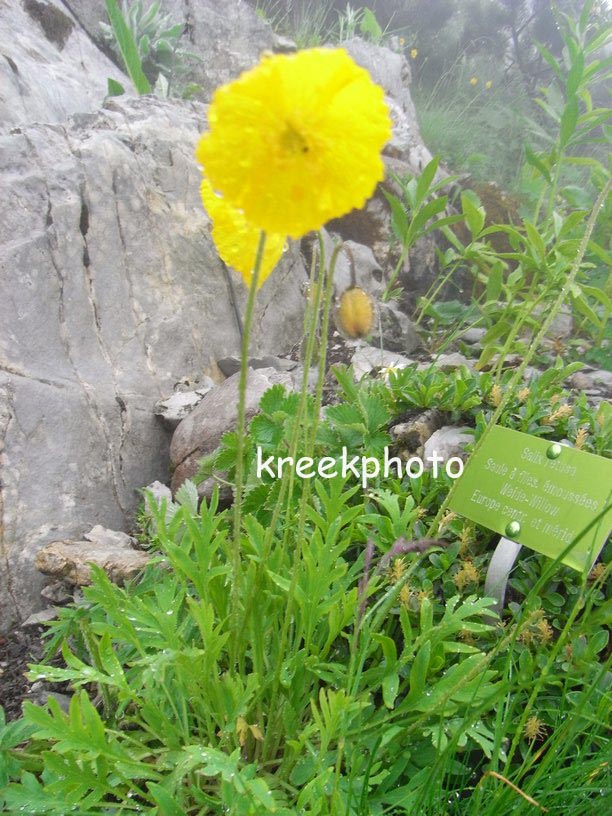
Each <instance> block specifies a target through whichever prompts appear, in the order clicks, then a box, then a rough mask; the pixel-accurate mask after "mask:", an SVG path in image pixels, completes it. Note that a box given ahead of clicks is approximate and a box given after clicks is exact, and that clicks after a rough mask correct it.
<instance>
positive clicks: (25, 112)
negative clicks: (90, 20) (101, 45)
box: [0, 0, 131, 131]
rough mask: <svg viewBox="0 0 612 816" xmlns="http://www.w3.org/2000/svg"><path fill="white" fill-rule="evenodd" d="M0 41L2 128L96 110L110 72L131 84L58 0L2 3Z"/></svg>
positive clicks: (127, 86) (104, 93)
mask: <svg viewBox="0 0 612 816" xmlns="http://www.w3.org/2000/svg"><path fill="white" fill-rule="evenodd" d="M100 19H102V18H100ZM0 43H2V46H1V48H0V131H2V130H8V129H10V128H12V127H15V126H17V125H20V124H22V123H24V122H63V121H65V119H66V118H67V117H68V116H70V115H71V114H73V113H77V112H81V111H93V110H96V109H97V108H98V107H99V106H100V105H101V104H102V100H103V99H104V97H105V95H106V91H107V80H108V78H109V77H110V78H112V79H114V80H116V81H117V82H120V83H121V84H122V85H123V86H124V87H125V88H130V87H131V85H130V81H129V79H128V78H127V77H126V76H124V74H122V72H121V71H120V70H119V69H118V68H117V66H116V65H114V64H113V63H112V62H111V61H110V60H109V59H108V57H107V56H105V55H104V54H103V53H102V52H101V51H100V50H98V48H96V46H95V45H94V44H93V43H92V42H91V40H90V38H89V37H88V36H87V34H86V32H85V31H83V29H82V28H81V27H80V26H79V25H78V22H77V21H76V18H75V17H74V16H73V15H72V14H71V13H70V10H69V9H68V8H67V4H64V3H62V2H61V0H44V2H43V1H42V0H40V1H39V0H9V2H2V3H0Z"/></svg>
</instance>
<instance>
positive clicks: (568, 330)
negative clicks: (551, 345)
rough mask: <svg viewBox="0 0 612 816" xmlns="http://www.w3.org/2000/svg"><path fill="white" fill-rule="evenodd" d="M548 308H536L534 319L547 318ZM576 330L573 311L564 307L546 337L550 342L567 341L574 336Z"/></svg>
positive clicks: (533, 314) (556, 316)
mask: <svg viewBox="0 0 612 816" xmlns="http://www.w3.org/2000/svg"><path fill="white" fill-rule="evenodd" d="M548 309H549V307H548V306H536V307H535V308H534V310H533V313H532V316H533V317H536V318H537V317H539V316H542V317H545V316H546V315H547V313H548ZM573 330H574V318H573V315H572V310H571V308H570V307H569V306H567V305H565V304H564V305H563V306H562V307H561V308H560V309H559V311H558V313H557V314H556V315H555V317H554V320H553V322H552V323H551V324H550V326H549V328H548V331H547V332H546V337H547V338H548V339H550V340H567V339H568V337H571V336H572V332H573Z"/></svg>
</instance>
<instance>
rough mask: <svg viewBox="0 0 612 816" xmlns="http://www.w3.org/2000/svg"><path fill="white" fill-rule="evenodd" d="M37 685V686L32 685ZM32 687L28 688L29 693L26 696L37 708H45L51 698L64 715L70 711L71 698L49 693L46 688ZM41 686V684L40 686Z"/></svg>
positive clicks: (57, 693) (67, 695) (52, 692)
mask: <svg viewBox="0 0 612 816" xmlns="http://www.w3.org/2000/svg"><path fill="white" fill-rule="evenodd" d="M34 685H38V684H36V683H35V684H34ZM34 685H32V686H31V687H30V693H29V694H28V700H29V701H30V702H32V703H35V704H36V705H38V706H45V705H46V704H47V703H48V702H49V699H50V698H53V699H54V700H55V701H56V702H57V703H58V705H59V707H60V708H61V709H62V711H64V712H65V713H66V714H67V713H68V712H69V711H70V701H71V700H72V696H71V695H69V694H60V693H59V692H57V691H49V690H48V689H46V688H36V689H35V688H34ZM41 685H42V684H41Z"/></svg>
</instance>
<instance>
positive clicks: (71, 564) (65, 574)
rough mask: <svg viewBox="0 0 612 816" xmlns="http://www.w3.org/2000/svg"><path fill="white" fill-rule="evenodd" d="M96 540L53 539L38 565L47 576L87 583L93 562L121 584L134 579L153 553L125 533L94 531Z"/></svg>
mask: <svg viewBox="0 0 612 816" xmlns="http://www.w3.org/2000/svg"><path fill="white" fill-rule="evenodd" d="M92 534H93V536H94V538H93V540H89V539H88V540H85V541H71V540H64V541H52V542H51V543H50V544H46V545H45V546H44V547H43V548H42V549H41V550H39V551H38V553H37V554H36V566H37V567H38V569H39V570H40V571H41V572H42V573H44V574H45V575H52V576H53V577H54V578H61V579H62V580H64V581H67V582H69V583H71V584H77V585H78V586H85V585H86V584H89V583H90V582H91V568H90V564H92V563H93V564H95V565H96V566H98V567H100V568H101V569H103V570H104V571H105V572H106V574H107V575H108V577H109V578H110V580H111V581H113V582H114V583H117V584H122V583H124V582H125V581H127V580H129V579H131V578H135V577H136V575H138V573H139V572H141V570H143V569H144V568H145V567H146V565H147V563H148V562H149V559H150V555H148V554H147V553H145V552H142V551H140V550H135V549H134V548H133V547H132V544H131V539H130V537H129V536H126V535H125V534H124V533H114V534H113V531H111V530H105V531H103V532H102V530H101V529H100V530H97V531H96V528H94V530H92V531H91V533H90V535H92Z"/></svg>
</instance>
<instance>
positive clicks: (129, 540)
mask: <svg viewBox="0 0 612 816" xmlns="http://www.w3.org/2000/svg"><path fill="white" fill-rule="evenodd" d="M83 538H84V539H85V541H91V542H92V544H95V545H96V546H98V547H108V548H109V549H115V548H119V549H129V548H130V547H135V546H136V539H135V538H133V537H132V536H130V535H128V534H127V533H124V532H122V531H121V530H109V529H107V528H106V527H103V526H102V525H101V524H96V526H95V527H92V528H91V530H90V531H89V532H88V533H85V535H84V536H83Z"/></svg>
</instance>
